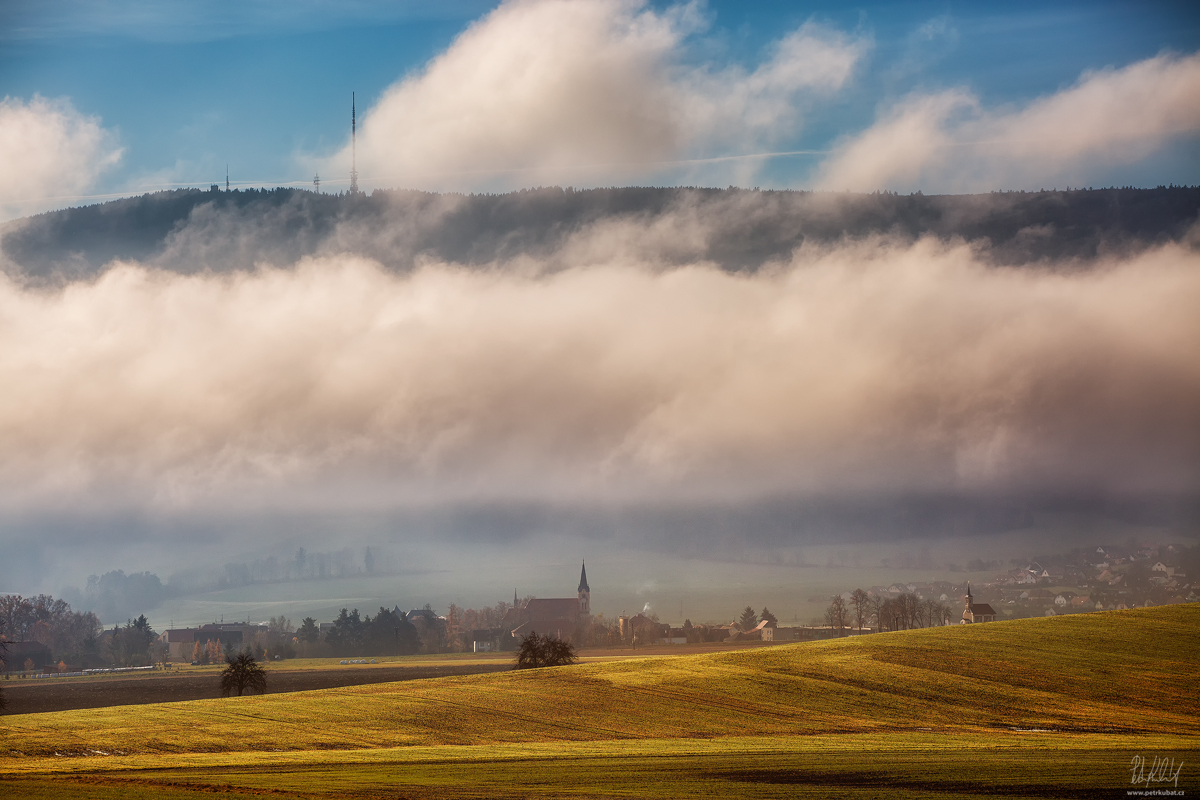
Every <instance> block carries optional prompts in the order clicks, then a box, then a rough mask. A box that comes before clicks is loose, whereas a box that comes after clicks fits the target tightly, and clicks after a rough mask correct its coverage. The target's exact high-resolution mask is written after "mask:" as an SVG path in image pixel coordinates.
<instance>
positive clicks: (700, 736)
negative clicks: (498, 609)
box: [0, 605, 1200, 797]
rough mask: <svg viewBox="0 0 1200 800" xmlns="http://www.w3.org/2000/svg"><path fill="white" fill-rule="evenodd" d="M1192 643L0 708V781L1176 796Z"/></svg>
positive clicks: (791, 648) (66, 790)
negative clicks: (1172, 780)
mask: <svg viewBox="0 0 1200 800" xmlns="http://www.w3.org/2000/svg"><path fill="white" fill-rule="evenodd" d="M1198 643H1200V606H1196V605H1189V606H1171V607H1165V608H1155V609H1141V610H1131V611H1123V612H1106V613H1097V614H1083V615H1075V616H1062V617H1054V618H1048V619H1046V618H1043V619H1030V620H1018V621H1014V622H1005V623H997V624H991V625H978V626H966V627H951V628H938V629H926V630H918V631H909V632H904V633H895V634H882V635H875V636H863V637H854V638H849V639H842V640H836V641H827V642H814V643H805V644H797V645H787V646H776V647H771V648H760V649H754V650H745V651H739V652H726V653H713V654H704V655H687V656H670V657H655V658H647V659H628V660H622V661H613V662H601V663H589V664H581V665H579V666H576V667H571V668H560V669H553V670H538V671H528V672H520V673H516V672H514V673H500V674H491V675H475V676H467V677H457V678H441V679H436V680H426V681H409V682H405V683H392V684H375V685H369V686H357V687H351V688H343V689H328V690H322V691H315V692H300V693H295V694H279V695H270V696H265V697H249V698H233V699H225V700H202V701H192V702H187V703H171V704H160V705H144V706H131V707H120V708H107V709H93V710H87V711H72V712H62V713H52V714H35V715H25V716H16V717H4V718H0V741H2V742H3V744H0V748H2V749H3V752H5V753H6V754H5V755H4V756H0V776H2V778H3V781H4V785H5V786H9V785H11V786H13V787H19V788H20V792H19V796H27V797H59V796H71V797H117V796H122V797H136V796H138V793H142V794H143V796H147V797H150V796H173V795H174V794H177V793H180V794H187V795H191V794H192V793H193V792H194V791H196V790H197V789H200V788H206V789H208V790H213V789H217V790H220V791H225V792H227V793H230V794H233V795H237V794H239V793H254V792H264V791H266V792H283V793H285V794H287V795H289V796H320V797H324V796H330V797H332V796H338V797H358V796H367V797H373V796H380V795H381V794H385V795H387V796H402V797H426V796H428V797H506V796H513V797H525V796H537V797H541V796H546V797H600V796H603V797H716V796H726V797H730V796H732V797H795V796H803V795H805V794H811V796H821V797H834V796H847V797H858V796H889V793H890V795H891V796H896V797H913V796H922V794H925V793H928V794H929V796H948V795H952V796H970V795H971V794H978V795H979V796H996V795H1004V796H1055V797H1092V796H1097V793H1098V792H1099V793H1108V794H1109V795H1110V796H1116V795H1117V794H1120V795H1122V796H1124V792H1125V789H1126V788H1129V781H1130V774H1131V773H1130V771H1129V766H1130V760H1131V759H1132V758H1133V756H1134V755H1142V756H1144V757H1147V758H1151V759H1152V758H1153V757H1154V756H1160V757H1161V756H1167V757H1173V758H1175V759H1176V763H1178V762H1179V761H1180V760H1182V761H1183V762H1184V764H1185V766H1184V767H1183V769H1182V771H1181V772H1180V783H1179V787H1178V788H1180V789H1185V788H1187V789H1194V788H1195V787H1197V786H1200V780H1197V777H1198V776H1200V765H1197V764H1195V761H1196V756H1197V752H1196V751H1197V750H1200V691H1198V687H1200V658H1198V657H1200V644H1198ZM1143 788H1144V787H1143ZM1152 788H1173V787H1172V786H1171V785H1156V786H1155V787H1152ZM208 796H211V795H208Z"/></svg>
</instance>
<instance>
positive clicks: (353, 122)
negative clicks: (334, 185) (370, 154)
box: [350, 92, 358, 194]
mask: <svg viewBox="0 0 1200 800" xmlns="http://www.w3.org/2000/svg"><path fill="white" fill-rule="evenodd" d="M357 137H358V114H357V112H356V111H355V109H354V92H351V93H350V194H358V143H357V141H356V140H357Z"/></svg>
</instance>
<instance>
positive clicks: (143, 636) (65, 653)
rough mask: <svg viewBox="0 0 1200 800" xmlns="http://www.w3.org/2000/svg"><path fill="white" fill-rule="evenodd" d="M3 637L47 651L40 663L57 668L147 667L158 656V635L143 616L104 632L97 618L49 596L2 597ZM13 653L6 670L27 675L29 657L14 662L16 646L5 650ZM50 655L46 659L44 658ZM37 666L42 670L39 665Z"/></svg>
mask: <svg viewBox="0 0 1200 800" xmlns="http://www.w3.org/2000/svg"><path fill="white" fill-rule="evenodd" d="M0 639H3V640H4V641H6V642H35V643H37V644H38V645H41V646H42V647H43V648H45V650H44V651H41V656H42V657H41V658H40V659H39V660H41V661H45V662H47V663H49V664H53V665H55V668H57V669H59V670H62V671H67V670H68V669H91V668H93V667H105V666H143V665H145V664H150V663H152V662H153V661H154V660H155V658H156V655H157V654H156V653H155V652H154V648H155V644H156V639H157V634H156V633H155V632H154V630H153V629H152V628H151V627H150V623H149V622H148V621H147V620H146V617H145V616H139V617H138V618H137V619H131V620H128V621H127V622H126V623H125V624H124V625H117V626H114V627H113V628H112V629H111V630H105V629H104V627H103V626H102V625H101V623H100V619H99V617H97V616H96V615H95V614H93V613H92V612H90V611H83V612H80V611H73V610H71V606H70V604H69V603H67V602H66V601H65V600H56V599H54V598H53V597H52V596H50V595H46V594H40V595H38V596H36V597H22V596H21V595H17V594H8V595H0ZM6 651H9V652H10V655H8V657H7V658H6V660H5V662H4V667H3V669H4V671H5V672H6V673H12V672H28V671H30V670H32V669H33V668H34V666H35V664H34V663H33V660H32V659H31V658H24V659H22V660H21V662H20V663H10V662H13V661H15V660H16V659H17V658H21V656H19V655H16V656H14V655H12V654H11V653H15V652H19V649H18V648H16V647H13V648H11V650H10V649H9V648H6ZM47 652H48V653H49V656H48V657H46V656H45V654H46V653H47ZM37 666H42V665H41V664H38V665H37Z"/></svg>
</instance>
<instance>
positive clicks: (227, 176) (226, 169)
mask: <svg viewBox="0 0 1200 800" xmlns="http://www.w3.org/2000/svg"><path fill="white" fill-rule="evenodd" d="M225 191H227V192H228V191H229V165H228V164H226V165H225Z"/></svg>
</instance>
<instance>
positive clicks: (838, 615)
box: [825, 594, 846, 636]
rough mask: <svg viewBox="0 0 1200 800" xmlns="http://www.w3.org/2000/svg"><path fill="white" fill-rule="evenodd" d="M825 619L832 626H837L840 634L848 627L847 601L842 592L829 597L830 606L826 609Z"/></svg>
mask: <svg viewBox="0 0 1200 800" xmlns="http://www.w3.org/2000/svg"><path fill="white" fill-rule="evenodd" d="M825 621H826V622H827V623H828V624H829V627H831V628H837V631H838V635H839V636H841V635H842V630H843V629H844V628H845V627H846V601H845V600H844V599H843V598H842V596H841V595H840V594H835V595H834V596H833V597H831V598H829V608H827V609H825Z"/></svg>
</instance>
